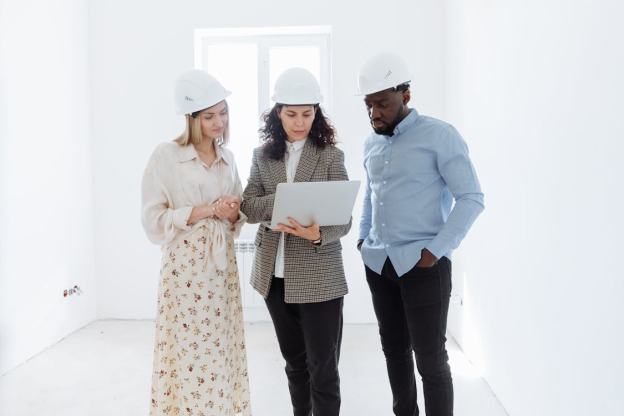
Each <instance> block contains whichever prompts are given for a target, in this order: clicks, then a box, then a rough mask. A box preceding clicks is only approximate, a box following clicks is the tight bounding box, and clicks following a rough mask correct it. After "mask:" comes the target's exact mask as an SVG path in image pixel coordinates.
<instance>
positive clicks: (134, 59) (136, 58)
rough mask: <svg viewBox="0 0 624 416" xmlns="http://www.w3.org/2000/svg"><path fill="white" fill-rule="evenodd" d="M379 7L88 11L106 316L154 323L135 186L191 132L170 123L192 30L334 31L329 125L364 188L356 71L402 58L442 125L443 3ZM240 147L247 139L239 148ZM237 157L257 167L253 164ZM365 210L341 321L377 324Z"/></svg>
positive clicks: (120, 6)
mask: <svg viewBox="0 0 624 416" xmlns="http://www.w3.org/2000/svg"><path fill="white" fill-rule="evenodd" d="M379 7H380V4H379V3H378V2H374V1H372V0H364V1H361V2H360V3H358V5H357V13H356V10H355V9H354V6H353V4H350V3H339V2H335V1H329V0H319V1H316V2H313V3H306V4H303V3H297V4H287V3H284V2H279V1H276V0H267V1H254V0H245V1H242V2H205V1H187V2H183V3H179V2H178V3H176V2H170V1H132V2H126V1H121V0H114V1H107V2H99V1H92V2H91V3H90V10H89V22H90V30H91V37H90V46H91V88H92V89H91V92H92V94H91V107H92V122H93V139H94V153H95V158H94V169H95V170H94V174H95V215H96V236H97V239H96V241H97V242H96V265H97V276H98V282H99V283H100V284H99V285H98V317H99V318H153V317H154V313H155V307H156V285H157V278H158V270H159V259H160V257H159V254H160V252H159V249H158V248H157V247H155V246H152V245H151V244H150V243H149V242H148V241H147V239H146V237H145V236H144V233H143V230H142V228H141V225H140V222H139V208H140V199H139V186H140V181H141V175H142V172H143V169H144V166H145V164H146V162H147V159H148V157H149V155H150V154H151V152H152V150H153V149H154V147H155V146H156V145H157V144H158V143H160V142H163V141H169V140H172V139H173V138H174V137H175V136H176V135H178V134H179V133H180V132H181V130H182V128H183V124H182V119H181V118H178V117H176V116H175V115H174V113H173V108H172V100H171V94H172V93H171V91H172V83H173V81H174V80H175V78H176V77H177V76H178V75H179V74H180V73H182V72H183V71H184V70H187V69H189V68H192V67H193V64H194V49H193V47H194V45H193V35H194V32H193V31H194V29H195V28H218V27H258V26H297V25H311V26H318V25H331V26H332V27H333V34H332V46H333V54H332V59H333V68H332V77H333V78H332V79H333V86H334V91H333V115H332V119H333V121H334V122H335V124H336V126H337V129H338V132H339V135H340V140H341V142H342V143H341V145H340V146H341V148H342V149H343V150H344V151H345V152H346V164H347V169H348V171H349V174H350V176H351V178H352V179H364V172H363V168H362V164H361V155H362V149H363V142H364V139H365V138H366V136H367V135H368V134H369V132H370V127H369V124H368V122H367V117H366V112H365V109H364V106H363V104H362V101H361V98H360V97H355V96H354V92H355V87H356V85H355V80H356V74H357V71H358V68H359V66H360V64H361V63H362V62H363V61H364V60H365V59H366V58H368V56H369V55H372V54H373V53H375V52H378V51H381V50H386V49H391V50H395V51H397V52H405V55H406V57H407V58H408V59H409V61H410V64H411V66H412V68H413V70H414V73H415V74H416V75H417V76H419V77H420V78H422V80H423V81H422V82H419V81H417V82H415V88H414V94H413V95H414V97H415V98H414V101H415V105H417V106H418V108H419V110H420V111H422V112H424V113H426V114H431V115H434V116H441V114H442V112H443V110H444V100H445V94H444V91H445V90H444V83H445V77H444V73H445V70H444V69H445V65H444V60H445V54H444V46H445V44H444V41H445V38H444V33H445V32H444V24H443V23H444V18H445V15H444V4H443V2H438V1H435V0H420V1H416V2H409V3H408V2H404V1H398V0H395V1H387V2H385V3H384V4H383V15H381V14H380V12H379V10H380V9H379ZM242 10H244V13H243V12H241V11H242ZM405 14H408V15H409V19H406V20H405V22H404V24H394V23H392V22H395V21H397V19H399V17H400V16H402V15H405ZM260 17H261V18H260ZM250 122H254V123H255V121H253V120H250ZM242 139H246V140H249V139H250V138H236V137H234V138H233V140H242ZM253 140H255V138H253ZM236 156H237V158H238V159H241V158H250V157H251V154H247V155H240V154H239V155H236ZM247 175H248V172H241V176H244V177H246V176H247ZM359 205H360V204H359V203H358V204H357V207H356V210H355V212H354V219H355V225H354V227H353V230H352V232H351V233H350V234H349V235H348V236H347V237H345V238H343V240H342V241H343V245H344V247H345V249H344V258H345V262H346V272H347V278H348V281H349V286H350V291H351V293H350V294H349V295H348V296H347V298H346V301H345V305H346V306H345V319H346V320H347V322H374V321H375V318H374V314H373V311H372V306H371V302H370V294H369V291H368V287H367V285H366V282H365V279H364V273H363V266H362V263H361V261H360V259H359V254H358V252H357V251H356V250H355V243H356V240H357V234H358V223H359V217H360V213H361V209H360V206H359ZM246 227H256V226H251V225H249V226H246ZM244 231H245V232H248V230H244ZM252 234H253V232H252Z"/></svg>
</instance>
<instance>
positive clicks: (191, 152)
mask: <svg viewBox="0 0 624 416" xmlns="http://www.w3.org/2000/svg"><path fill="white" fill-rule="evenodd" d="M215 149H216V151H217V158H216V159H215V163H216V162H218V161H219V160H221V159H223V161H224V162H225V163H227V164H228V165H229V164H231V160H230V155H229V154H228V152H224V151H223V148H222V147H221V146H219V145H216V146H215ZM193 159H197V160H198V161H201V159H200V158H199V155H198V154H197V150H196V149H195V146H193V145H192V144H188V145H186V146H178V162H188V161H189V160H193Z"/></svg>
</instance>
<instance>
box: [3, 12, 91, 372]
mask: <svg viewBox="0 0 624 416" xmlns="http://www.w3.org/2000/svg"><path fill="white" fill-rule="evenodd" d="M87 41H88V30H87V3H86V1H81V0H64V1H60V0H59V1H55V2H49V1H45V0H28V1H19V2H18V1H7V0H0V374H3V373H5V372H6V371H8V370H10V369H12V368H14V367H16V366H17V365H19V364H20V363H21V362H23V361H25V360H27V359H29V358H30V357H32V356H33V355H35V354H37V353H38V352H40V351H41V350H43V349H44V348H46V347H47V346H49V345H51V344H53V343H55V342H57V341H58V340H60V339H62V338H63V337H65V336H66V335H68V334H69V333H71V332H73V331H74V330H76V329H77V328H80V327H81V326H83V325H85V324H87V323H89V322H90V321H92V320H93V319H94V318H95V275H94V268H93V261H94V256H93V204H92V181H91V144H90V132H89V96H88V59H87ZM74 285H78V286H80V287H81V288H82V289H83V291H84V295H82V296H76V295H73V296H71V297H67V298H63V290H64V289H68V288H69V287H70V286H72V287H73V286H74Z"/></svg>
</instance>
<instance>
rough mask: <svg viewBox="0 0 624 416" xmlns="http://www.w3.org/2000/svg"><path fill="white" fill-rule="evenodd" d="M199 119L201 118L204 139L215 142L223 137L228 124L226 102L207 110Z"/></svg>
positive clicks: (200, 114)
mask: <svg viewBox="0 0 624 416" xmlns="http://www.w3.org/2000/svg"><path fill="white" fill-rule="evenodd" d="M197 117H200V118H201V131H202V136H203V138H204V139H209V140H214V139H218V138H219V137H222V136H223V132H224V130H225V126H226V125H227V123H228V113H227V108H226V107H225V101H221V102H220V103H219V104H215V105H213V106H212V107H210V108H207V109H205V110H204V111H202V112H201V113H199V115H198V116H197Z"/></svg>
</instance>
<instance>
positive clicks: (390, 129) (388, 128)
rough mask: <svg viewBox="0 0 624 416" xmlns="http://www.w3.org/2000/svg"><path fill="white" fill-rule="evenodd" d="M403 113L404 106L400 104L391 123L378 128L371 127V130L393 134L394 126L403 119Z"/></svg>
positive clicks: (383, 133)
mask: <svg viewBox="0 0 624 416" xmlns="http://www.w3.org/2000/svg"><path fill="white" fill-rule="evenodd" d="M404 113H405V110H404V107H403V106H401V108H399V112H398V113H397V116H396V117H395V118H394V120H392V123H390V124H386V126H385V127H381V128H378V129H376V128H375V127H373V130H374V131H375V133H377V134H381V135H384V136H392V135H393V134H394V129H395V128H396V126H398V125H399V123H400V122H401V120H403V114H404ZM382 123H385V122H383V121H382Z"/></svg>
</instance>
